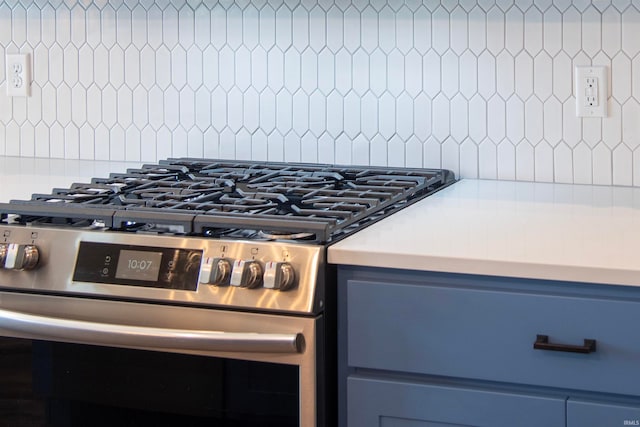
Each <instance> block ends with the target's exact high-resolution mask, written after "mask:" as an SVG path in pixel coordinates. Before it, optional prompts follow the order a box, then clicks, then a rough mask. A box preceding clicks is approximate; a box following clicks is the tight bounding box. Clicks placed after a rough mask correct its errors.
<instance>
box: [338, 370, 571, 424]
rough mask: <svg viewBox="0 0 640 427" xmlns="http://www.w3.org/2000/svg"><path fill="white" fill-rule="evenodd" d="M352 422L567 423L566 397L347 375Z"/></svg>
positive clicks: (349, 422)
mask: <svg viewBox="0 0 640 427" xmlns="http://www.w3.org/2000/svg"><path fill="white" fill-rule="evenodd" d="M347 383H348V384H347V388H348V395H347V396H348V401H349V419H348V423H347V424H348V425H349V427H436V426H438V427H440V426H486V427H513V426H518V427H542V426H544V427H563V426H564V422H565V421H564V419H565V410H564V407H565V400H564V398H562V397H549V396H541V395H531V394H522V393H515V392H505V391H489V390H482V389H472V388H465V387H455V386H446V385H434V384H428V383H420V382H418V383H416V382H408V381H402V380H393V379H379V378H378V379H371V378H366V377H355V376H354V377H351V378H349V379H348V380H347Z"/></svg>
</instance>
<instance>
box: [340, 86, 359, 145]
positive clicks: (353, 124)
mask: <svg viewBox="0 0 640 427" xmlns="http://www.w3.org/2000/svg"><path fill="white" fill-rule="evenodd" d="M361 114H362V112H361V109H360V97H359V96H358V95H357V94H356V93H355V92H353V91H350V92H349V93H348V94H347V95H346V96H345V97H344V132H345V133H346V134H347V136H348V137H349V138H352V139H354V138H356V137H357V136H358V135H359V134H360V118H361Z"/></svg>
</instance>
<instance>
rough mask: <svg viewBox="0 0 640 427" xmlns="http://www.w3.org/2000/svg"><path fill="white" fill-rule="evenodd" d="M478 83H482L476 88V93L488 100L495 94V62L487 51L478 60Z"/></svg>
mask: <svg viewBox="0 0 640 427" xmlns="http://www.w3.org/2000/svg"><path fill="white" fill-rule="evenodd" d="M478 81H479V82H482V85H480V86H479V87H478V93H479V94H480V95H482V97H483V98H484V99H485V100H488V99H489V98H491V97H492V96H493V95H494V94H495V92H496V83H495V82H496V60H495V57H494V56H493V55H491V54H490V53H489V52H488V51H485V52H483V53H482V54H481V55H480V57H479V58H478Z"/></svg>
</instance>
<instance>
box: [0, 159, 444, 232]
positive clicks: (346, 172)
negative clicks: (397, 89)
mask: <svg viewBox="0 0 640 427" xmlns="http://www.w3.org/2000/svg"><path fill="white" fill-rule="evenodd" d="M454 181H455V179H454V175H453V173H452V172H450V171H448V170H443V169H408V168H383V167H367V166H362V167H361V166H333V165H320V164H294V163H275V162H256V161H235V160H215V159H192V158H175V159H167V160H164V161H161V162H159V163H158V164H148V165H143V166H142V167H140V168H136V169H128V170H127V171H126V172H124V173H111V174H110V176H109V177H106V178H93V179H92V180H91V182H90V183H75V184H73V185H71V186H70V187H69V188H57V189H53V191H52V192H51V193H50V194H33V195H32V197H31V199H30V200H12V201H11V202H10V203H3V204H0V214H1V215H2V221H4V222H13V223H21V224H31V225H40V226H64V227H96V226H99V227H103V228H107V229H111V230H119V231H136V232H137V231H142V232H152V233H159V234H178V235H198V236H205V237H224V238H231V239H234V238H242V239H260V240H301V241H305V242H312V243H327V242H330V241H334V240H336V239H339V238H341V237H343V236H345V235H347V234H349V233H351V232H353V231H356V230H358V229H361V228H363V227H364V226H366V225H368V224H370V223H373V222H375V221H376V220H378V219H380V218H382V217H384V216H386V215H388V214H390V213H392V212H394V211H396V210H398V209H401V208H402V207H404V206H406V205H407V204H409V203H412V202H414V201H416V200H419V199H421V198H423V197H425V196H427V195H429V194H431V193H433V192H435V191H437V190H439V189H441V188H444V187H445V186H447V185H449V184H451V183H453V182H454Z"/></svg>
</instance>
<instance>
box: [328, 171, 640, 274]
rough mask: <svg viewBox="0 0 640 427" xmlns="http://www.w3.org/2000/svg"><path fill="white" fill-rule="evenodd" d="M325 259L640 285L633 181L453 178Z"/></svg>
mask: <svg viewBox="0 0 640 427" xmlns="http://www.w3.org/2000/svg"><path fill="white" fill-rule="evenodd" d="M328 259H329V262H331V263H335V264H350V265H362V266H375V267H389V268H400V269H410V270H421V271H440V272H454V273H469V274H481V275H493V276H506V277H520V278H534V279H552V280H567V281H578V282H591V283H607V284H620V285H634V286H640V189H635V188H627V187H606V186H586V185H565V184H545V183H527V182H510V181H483V180H461V181H459V182H457V183H455V184H453V185H452V186H450V187H448V188H446V189H444V190H442V191H440V192H438V193H436V194H434V195H431V196H429V197H427V198H425V199H423V200H421V201H420V202H417V203H415V204H414V205H411V206H409V207H407V208H405V209H403V210H402V211H400V212H398V213H396V214H394V215H391V216H390V217H388V218H385V219H383V220H381V221H380V222H378V223H376V224H373V225H371V226H370V227H368V228H366V229H365V230H363V231H361V232H358V233H356V234H354V235H352V236H350V237H347V238H346V239H344V240H342V241H340V242H338V243H336V244H334V245H332V246H331V247H330V248H329V254H328Z"/></svg>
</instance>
